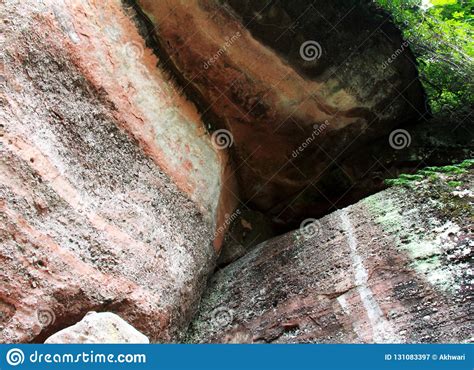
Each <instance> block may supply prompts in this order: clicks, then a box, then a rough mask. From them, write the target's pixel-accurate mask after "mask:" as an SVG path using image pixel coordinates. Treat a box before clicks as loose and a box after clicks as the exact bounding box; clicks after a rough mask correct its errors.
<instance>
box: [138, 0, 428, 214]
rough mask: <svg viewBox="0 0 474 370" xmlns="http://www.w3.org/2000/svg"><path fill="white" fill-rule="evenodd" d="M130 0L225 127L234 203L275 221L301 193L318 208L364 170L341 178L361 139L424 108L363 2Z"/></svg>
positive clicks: (382, 18)
mask: <svg viewBox="0 0 474 370" xmlns="http://www.w3.org/2000/svg"><path fill="white" fill-rule="evenodd" d="M132 3H134V2H132ZM136 3H138V5H139V6H140V7H141V9H142V10H143V13H144V15H146V16H147V17H148V18H149V19H150V20H151V22H152V24H151V25H150V26H149V27H148V30H147V31H146V33H145V35H150V34H151V35H156V37H155V38H153V41H150V42H154V43H155V44H156V50H157V51H158V52H159V53H161V54H162V56H163V59H165V60H166V58H168V60H167V64H168V65H169V66H170V68H171V69H173V70H175V71H176V74H177V75H179V76H180V78H181V80H182V81H183V86H186V87H187V91H189V94H190V96H192V97H193V98H194V99H195V100H196V101H198V102H200V104H199V106H200V108H201V111H202V112H203V114H206V115H207V116H208V117H209V119H210V122H211V123H212V124H214V125H215V128H219V129H227V130H229V131H230V132H231V134H232V136H233V142H234V146H233V148H232V149H233V152H234V156H235V161H236V162H237V169H236V172H237V176H238V178H239V184H240V192H241V199H242V200H243V201H244V202H245V203H247V204H251V205H252V206H253V207H256V208H257V209H258V210H260V211H263V212H265V213H269V214H271V215H272V216H273V217H274V218H275V221H277V222H281V223H288V222H291V221H295V220H298V218H299V217H301V216H302V214H304V211H305V210H304V209H301V208H298V207H297V208H294V207H293V203H294V202H295V200H298V199H299V198H300V197H301V194H302V193H303V192H304V199H305V201H304V202H305V204H307V206H308V208H310V207H311V208H313V209H315V208H316V207H319V208H320V209H319V213H321V212H323V213H324V212H327V209H328V208H330V207H331V206H332V205H333V204H334V203H336V202H337V200H338V199H339V198H341V197H343V196H344V195H346V193H347V192H349V191H350V190H351V189H352V186H353V185H354V184H355V183H357V182H358V181H359V180H360V179H361V178H363V177H358V176H356V177H354V176H351V174H352V173H356V174H358V172H357V171H356V169H357V168H358V166H360V161H358V160H357V158H358V156H360V155H361V153H365V152H366V151H367V143H369V142H370V141H373V140H374V139H376V138H379V137H382V136H384V135H386V134H388V133H390V132H391V131H392V130H393V128H394V127H396V126H401V125H403V124H413V123H415V121H416V120H417V119H418V118H420V117H421V116H424V115H425V114H426V113H427V112H426V106H425V101H424V94H423V90H422V87H421V84H420V82H419V80H418V79H417V71H416V66H415V62H414V58H413V56H412V55H411V52H410V50H409V48H408V46H407V45H405V44H404V40H403V39H402V37H401V34H400V32H399V31H398V29H397V28H396V27H395V26H394V25H393V24H392V23H391V20H390V17H389V16H388V15H387V14H384V13H382V12H380V11H378V10H376V9H375V8H374V7H373V6H372V5H373V4H372V2H371V1H368V0H367V1H356V2H354V1H348V0H337V1H331V2H329V3H328V2H327V1H312V0H311V1H310V0H304V1H298V2H296V3H295V1H283V0H281V1H268V2H267V1H241V0H236V1H232V0H229V1H217V0H190V1H181V2H179V1H154V0H137V1H136ZM371 4H372V5H371ZM183 24H186V25H187V26H186V27H183V26H182V25H183ZM304 42H313V43H314V42H317V43H318V45H316V46H315V45H314V44H313V50H312V51H313V52H314V53H315V54H311V51H310V50H307V52H306V53H303V52H300V47H301V46H302V45H303V43H304ZM310 48H311V47H310ZM395 52H397V57H396V58H391V56H392V55H393V54H394V53H395ZM302 54H303V55H304V58H303V57H302ZM314 55H316V56H317V57H316V58H312V56H314ZM305 58H306V59H305ZM308 59H311V60H308ZM388 59H391V62H390V63H388V66H387V67H384V63H385V62H386V61H387V60H388ZM392 59H393V60H392ZM308 140H309V142H310V145H306V146H305V148H304V150H299V148H300V147H301V145H302V144H303V143H305V144H308ZM384 151H390V152H392V151H393V150H392V149H391V148H390V146H389V145H388V144H387V145H386V146H385V148H384ZM295 152H296V154H295ZM351 170H352V172H351ZM360 172H362V171H360ZM361 174H362V173H361ZM358 175H359V176H360V174H358ZM335 182H337V183H338V186H337V188H331V187H330V186H329V185H328V184H334V183H335ZM374 189H375V190H376V189H377V188H376V187H375V186H372V188H371V190H372V191H374ZM378 189H380V185H379V188H378ZM313 212H314V211H313Z"/></svg>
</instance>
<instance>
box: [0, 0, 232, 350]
mask: <svg viewBox="0 0 474 370" xmlns="http://www.w3.org/2000/svg"><path fill="white" fill-rule="evenodd" d="M0 9H1V22H0V23H1V27H2V39H1V42H2V46H1V54H2V55H1V56H2V59H1V60H2V66H1V67H2V68H1V70H2V80H1V83H2V90H1V95H0V105H1V110H0V124H1V126H0V130H1V133H0V139H1V143H0V145H1V146H0V150H1V163H0V219H1V220H0V243H1V248H0V313H1V315H0V342H30V341H37V342H41V341H43V340H44V339H45V338H46V337H47V336H49V335H51V334H52V333H53V332H55V331H57V330H59V329H61V328H64V327H66V326H68V325H71V324H73V323H75V322H77V321H78V320H79V319H80V318H81V317H83V316H84V314H85V313H86V312H88V311H91V310H97V311H103V310H107V311H111V312H115V313H118V314H120V316H122V317H123V318H124V319H125V320H127V321H128V322H130V323H131V324H132V325H134V326H135V327H136V328H138V329H139V330H141V331H143V332H144V333H146V335H147V336H149V337H150V339H151V340H153V341H172V340H175V339H176V338H177V337H178V336H179V333H180V331H181V329H182V328H183V327H185V326H186V325H187V323H188V321H189V319H190V316H191V315H192V314H193V312H194V309H195V306H196V301H197V300H198V299H199V296H200V294H201V291H202V288H203V285H204V282H205V280H206V278H207V275H208V273H209V272H210V271H212V268H213V264H214V261H215V258H216V255H215V251H214V248H218V247H219V245H220V241H219V239H222V236H219V235H216V233H215V230H216V227H217V225H218V224H219V222H220V221H219V219H222V218H223V216H224V214H225V212H228V211H230V210H231V209H233V204H232V199H230V198H226V197H225V194H224V195H223V193H225V191H221V188H220V187H221V183H222V181H223V177H224V175H225V171H226V166H227V165H226V163H227V159H226V154H225V152H223V151H218V150H217V149H216V148H214V146H213V145H212V143H211V140H210V137H209V136H208V135H207V134H206V132H205V128H204V124H203V122H202V121H201V120H200V118H199V115H198V113H197V110H196V109H195V108H194V106H193V105H192V104H191V103H190V102H188V101H187V100H186V99H185V98H184V97H183V96H182V95H181V94H180V92H179V90H178V89H176V88H175V86H174V84H173V83H172V82H171V81H170V80H169V79H168V78H167V77H166V74H165V73H164V72H163V71H162V70H160V68H157V59H156V57H155V56H154V55H153V54H152V52H151V51H150V50H149V49H146V48H145V44H144V41H143V40H142V39H141V38H140V36H139V35H138V33H137V30H136V27H135V24H134V23H133V21H132V20H131V18H130V17H129V16H128V15H127V14H126V13H125V10H124V8H123V7H122V4H121V2H120V1H118V0H117V1H107V2H102V1H85V0H84V1H72V0H71V1H49V0H46V1H36V0H35V1H33V0H31V1H21V2H19V1H13V0H7V1H4V2H2V6H1V7H0ZM213 243H214V248H213ZM44 313H47V315H46V319H45V318H44V316H45V315H44Z"/></svg>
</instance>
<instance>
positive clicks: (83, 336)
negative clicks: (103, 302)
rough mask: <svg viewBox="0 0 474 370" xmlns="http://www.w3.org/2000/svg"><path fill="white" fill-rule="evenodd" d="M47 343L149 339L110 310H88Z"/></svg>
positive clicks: (142, 341) (121, 341) (116, 341)
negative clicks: (79, 319) (82, 316)
mask: <svg viewBox="0 0 474 370" xmlns="http://www.w3.org/2000/svg"><path fill="white" fill-rule="evenodd" d="M45 343H47V344H65V343H66V344H70V343H75V344H84V343H109V344H110V343H140V344H148V343H150V341H149V339H148V338H147V337H146V336H145V335H143V334H142V333H140V332H139V331H138V330H137V329H135V328H134V327H133V326H131V325H130V324H129V323H127V322H126V321H125V320H123V319H122V318H121V317H120V316H117V315H116V314H113V313H110V312H99V313H97V312H89V313H88V314H87V315H86V316H85V317H84V318H83V319H82V320H81V321H79V322H78V323H77V324H75V325H73V326H70V327H68V328H66V329H63V330H61V331H59V332H57V333H55V334H53V335H52V336H50V337H49V338H48V339H46V341H45Z"/></svg>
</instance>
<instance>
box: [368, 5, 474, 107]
mask: <svg viewBox="0 0 474 370" xmlns="http://www.w3.org/2000/svg"><path fill="white" fill-rule="evenodd" d="M374 1H375V2H376V3H377V4H378V5H380V6H381V7H383V8H384V9H386V10H388V11H389V12H390V13H391V14H392V16H393V18H394V20H395V22H396V23H397V24H398V25H399V27H400V28H401V29H402V31H403V33H404V36H405V38H406V39H407V40H409V41H410V45H411V48H412V50H413V52H414V54H415V55H416V57H417V61H418V64H419V71H420V78H421V80H422V82H423V84H424V86H425V89H426V92H427V94H428V101H429V104H430V106H431V109H432V110H433V112H434V113H435V114H436V115H442V116H443V115H450V116H452V115H453V113H454V112H458V115H460V116H462V115H468V114H470V113H471V109H472V107H473V102H474V83H473V75H474V63H473V61H474V43H473V42H472V40H473V36H474V23H473V21H474V16H473V12H474V1H472V0H431V1H426V0H374Z"/></svg>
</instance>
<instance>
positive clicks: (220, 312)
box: [189, 162, 474, 343]
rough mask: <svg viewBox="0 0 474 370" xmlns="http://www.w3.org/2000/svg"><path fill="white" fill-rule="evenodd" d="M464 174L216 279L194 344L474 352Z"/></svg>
mask: <svg viewBox="0 0 474 370" xmlns="http://www.w3.org/2000/svg"><path fill="white" fill-rule="evenodd" d="M464 166H467V162H465V163H464ZM443 171H444V172H443ZM446 171H448V173H446ZM465 171H466V169H462V168H461V167H446V168H443V169H441V170H440V171H439V172H436V170H434V169H430V170H429V171H425V172H424V174H425V175H426V176H427V178H425V179H423V180H420V181H408V180H406V179H401V180H398V183H399V184H401V185H405V186H406V187H394V188H391V189H388V190H385V191H383V192H380V193H377V194H375V195H373V196H371V197H368V198H366V199H364V200H362V201H360V202H359V203H357V204H355V205H352V206H350V207H347V208H345V209H343V210H338V211H337V212H334V213H332V214H330V215H328V216H326V217H324V218H322V219H320V220H319V221H315V222H314V223H312V224H310V225H309V226H307V227H305V228H302V229H300V230H297V231H293V232H290V233H288V234H286V235H283V236H280V237H277V238H274V239H271V240H269V241H268V242H264V243H262V244H260V245H259V246H257V247H256V248H255V249H254V250H253V251H252V252H250V253H249V254H247V255H245V256H244V257H242V258H240V259H239V260H238V261H236V262H234V263H232V264H231V265H229V266H227V267H226V268H224V269H222V270H220V271H219V272H217V274H216V275H215V276H214V278H213V279H212V281H211V284H210V286H209V288H208V290H207V291H206V293H205V295H204V297H203V299H202V301H201V309H200V313H199V315H198V317H197V318H196V319H195V320H194V322H193V323H192V326H191V330H190V333H189V340H190V341H191V342H246V343H248V342H250V343H251V342H257V343H261V342H266V343H302V342H319V343H321V342H323V343H341V342H343V343H344V342H350V343H359V342H369V343H372V342H377V343H381V342H411V343H413V342H415V343H416V342H464V341H469V338H470V337H471V335H472V327H473V326H472V325H473V315H472V293H473V290H472V288H473V285H472V279H473V271H472V258H473V252H474V248H473V247H474V243H473V230H472V218H473V209H472V201H473V200H474V193H473V191H472V189H473V184H474V181H473V180H474V176H473V171H472V170H471V172H470V173H467V172H465ZM457 172H460V173H457ZM421 176H422V175H420V177H421ZM418 179H419V178H418Z"/></svg>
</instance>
